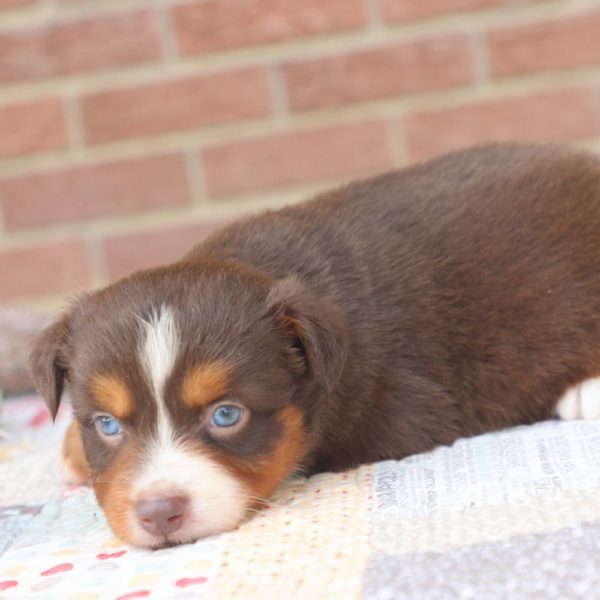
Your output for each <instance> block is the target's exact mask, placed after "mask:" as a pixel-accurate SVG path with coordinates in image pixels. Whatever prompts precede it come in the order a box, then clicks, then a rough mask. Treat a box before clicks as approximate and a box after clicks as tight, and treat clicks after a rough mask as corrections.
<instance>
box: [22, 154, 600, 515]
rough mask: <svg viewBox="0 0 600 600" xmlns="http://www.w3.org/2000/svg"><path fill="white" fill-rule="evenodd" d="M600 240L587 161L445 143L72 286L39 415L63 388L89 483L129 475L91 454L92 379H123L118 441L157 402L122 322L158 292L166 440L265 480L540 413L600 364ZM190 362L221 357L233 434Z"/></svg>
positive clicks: (41, 353) (41, 371) (36, 369)
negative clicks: (173, 325) (171, 437)
mask: <svg viewBox="0 0 600 600" xmlns="http://www.w3.org/2000/svg"><path fill="white" fill-rule="evenodd" d="M599 239H600V162H599V160H598V158H596V157H595V156H593V155H591V154H587V153H583V152H576V151H571V150H568V149H564V148H559V147H541V146H491V147H482V148H477V149H473V150H469V151H464V152H458V153H455V154H452V155H448V156H445V157H442V158H440V159H437V160H434V161H431V162H428V163H425V164H422V165H417V166H415V167H412V168H409V169H405V170H401V171H397V172H392V173H388V174H385V175H382V176H380V177H376V178H373V179H370V180H366V181H361V182H357V183H353V184H351V185H348V186H346V187H343V188H340V189H338V190H334V191H332V192H330V193H327V194H324V195H322V196H320V197H319V198H317V199H316V200H314V201H312V202H308V203H305V204H301V205H299V206H295V207H291V208H287V209H284V210H281V211H277V212H268V213H265V214H263V215H260V216H257V217H253V218H250V219H245V220H243V221H240V222H238V223H236V224H234V225H232V226H229V227H227V228H225V229H224V230H222V231H221V232H219V233H217V234H216V235H213V236H212V237H211V238H209V239H208V240H206V241H205V242H203V243H201V244H200V245H199V246H197V247H196V248H195V249H194V250H192V252H190V253H189V254H188V255H187V256H186V257H185V258H184V259H182V260H181V261H179V262H177V263H175V264H172V265H169V266H166V267H160V268H157V269H151V270H147V271H142V272H139V273H136V274H134V275H132V276H130V277H128V278H126V279H124V280H122V281H120V282H117V283H116V284H114V285H112V286H109V287H108V288H106V289H104V290H101V291H99V292H95V293H92V294H90V295H88V296H85V297H83V298H82V299H81V300H79V301H78V302H77V303H76V304H75V305H74V306H73V308H72V310H71V311H69V313H68V314H66V315H65V316H64V318H63V319H62V320H60V321H59V322H58V323H57V324H56V325H54V326H53V327H51V328H50V329H49V330H48V331H47V332H46V333H44V334H43V335H42V336H41V338H40V340H39V342H38V344H37V345H36V347H35V349H34V351H33V354H32V360H31V366H32V372H33V376H34V379H35V381H36V383H37V386H38V389H39V390H40V392H41V393H42V394H43V395H44V397H45V398H46V400H47V402H48V405H49V407H50V409H51V410H52V411H53V412H56V409H57V407H58V404H59V401H60V395H61V392H62V388H63V381H65V380H66V381H67V382H68V386H69V390H70V393H71V395H72V397H73V402H74V408H75V413H76V417H77V419H78V421H79V423H80V426H81V430H82V437H83V440H84V446H85V453H86V456H87V458H88V461H89V463H90V469H91V472H92V474H93V476H94V477H95V478H96V481H100V480H102V479H103V478H105V475H104V474H105V473H116V472H117V471H120V470H121V467H120V466H119V465H124V466H123V467H122V468H123V469H133V468H134V466H133V462H132V459H131V458H130V453H131V450H128V448H129V447H130V446H125V445H124V447H123V448H120V449H119V448H107V446H106V444H103V443H102V442H101V441H100V440H99V439H98V436H97V434H96V433H94V429H93V427H91V426H90V418H91V415H92V414H93V411H94V410H97V407H96V406H95V405H94V401H93V400H92V399H90V396H89V389H90V382H91V381H93V378H94V377H95V376H96V375H97V374H98V373H105V372H110V373H114V374H115V375H116V376H121V377H124V378H125V379H124V381H127V385H128V389H129V392H130V394H131V397H132V398H133V402H134V403H135V415H136V417H135V419H133V420H131V422H129V423H128V424H127V425H128V427H129V434H128V435H129V436H130V438H131V439H130V440H129V441H128V444H139V443H141V441H142V440H143V439H145V437H146V436H148V435H149V433H150V432H151V430H152V427H153V422H154V421H153V419H154V417H155V414H156V408H155V406H154V404H153V402H152V400H151V392H150V389H149V386H148V383H147V382H146V381H145V379H144V377H143V375H141V374H140V366H139V364H138V362H137V361H138V359H137V357H136V346H135V344H136V343H137V341H136V340H138V339H139V327H138V325H139V323H138V321H137V318H139V317H142V318H145V317H147V315H148V314H149V313H150V311H152V310H155V309H156V307H157V306H160V305H161V304H163V303H166V304H167V305H169V306H171V307H173V308H174V309H175V310H176V312H177V319H178V322H179V323H180V325H181V330H182V331H184V332H185V335H184V336H183V339H182V348H181V351H180V353H179V354H178V358H177V362H176V364H175V367H174V369H173V372H172V374H171V376H170V377H169V380H168V381H167V384H166V387H165V397H166V399H167V400H166V402H167V404H168V410H169V412H170V415H171V418H172V420H173V422H174V424H175V427H176V428H177V431H178V434H179V435H180V436H181V438H182V439H186V440H189V442H190V444H195V447H198V448H204V449H205V451H207V452H210V453H212V455H213V456H216V457H217V458H218V460H219V461H220V462H221V463H222V464H224V465H229V467H230V468H231V469H232V470H233V471H235V472H236V473H237V474H238V476H239V477H240V478H246V480H248V481H251V487H252V488H253V490H254V492H255V493H256V494H262V495H268V494H270V493H271V492H272V490H273V488H274V487H275V485H276V484H277V482H278V481H279V480H280V479H282V478H284V477H285V476H286V475H287V474H288V473H289V472H291V471H292V470H297V469H299V468H302V469H304V470H305V472H307V473H314V472H318V471H323V470H329V469H335V470H339V469H347V468H350V467H353V466H356V465H358V464H360V463H365V462H371V461H377V460H381V459H391V458H393V459H399V458H403V457H405V456H408V455H410V454H413V453H416V452H424V451H427V450H430V449H432V448H434V447H435V446H437V445H439V444H450V443H452V442H453V441H454V440H456V439H457V438H458V437H460V436H470V435H475V434H478V433H482V432H485V431H491V430H495V429H500V428H503V427H509V426H513V425H518V424H526V423H533V422H535V421H539V420H542V419H548V418H550V417H552V416H553V414H554V409H555V405H556V402H557V400H558V399H559V397H560V396H561V395H562V394H563V393H564V392H565V391H566V390H567V388H569V387H570V386H572V385H574V384H576V383H577V382H580V381H582V380H584V379H586V378H589V377H594V376H598V375H600V242H599ZM204 364H222V365H227V382H226V386H223V387H226V389H223V390H221V388H220V386H221V384H220V382H221V377H220V375H219V377H216V378H215V380H218V381H219V386H218V387H219V391H218V392H217V391H214V390H213V392H214V393H212V392H211V394H210V398H211V399H214V400H216V399H217V396H219V395H220V393H221V392H222V393H223V395H224V396H225V397H226V398H233V399H235V400H236V401H239V402H240V403H242V404H243V405H244V406H245V407H246V409H247V410H248V411H249V413H248V414H249V415H250V417H249V418H248V420H247V422H246V423H244V426H243V427H240V428H239V430H236V431H235V432H234V433H233V434H232V435H219V436H215V435H213V434H212V433H211V431H210V428H209V427H207V425H206V423H207V422H208V420H209V419H208V416H209V414H210V413H208V412H207V411H209V410H210V407H211V405H210V404H209V405H205V403H204V400H203V399H201V400H200V401H199V404H200V405H201V406H198V405H197V404H198V403H197V402H196V400H194V399H198V398H203V396H202V394H203V393H204V392H203V391H202V390H200V388H203V385H201V383H200V382H199V381H197V380H196V379H197V375H195V374H194V373H195V371H194V369H196V368H197V367H198V365H204ZM190 378H191V379H190ZM186 381H187V382H188V383H184V382H186ZM209 381H212V376H211V377H209ZM189 382H191V383H189ZM203 383H206V381H204V382H203ZM211 385H212V384H211ZM211 385H209V386H208V388H210V387H211ZM186 397H187V402H186V401H185V398H186ZM203 415H204V416H203ZM200 417H202V418H200ZM128 457H129V458H128ZM96 492H97V494H98V497H99V500H100V502H101V504H103V506H104V507H105V509H106V503H103V498H105V497H107V495H108V496H110V497H111V498H113V501H114V502H119V501H120V500H119V495H118V494H117V492H114V493H113V492H110V491H106V490H105V488H103V487H102V486H98V485H96ZM119 510H120V509H119Z"/></svg>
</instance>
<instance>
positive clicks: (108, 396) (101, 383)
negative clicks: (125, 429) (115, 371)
mask: <svg viewBox="0 0 600 600" xmlns="http://www.w3.org/2000/svg"><path fill="white" fill-rule="evenodd" d="M91 389H92V393H93V394H94V396H95V397H96V401H97V402H98V404H99V405H100V407H101V408H103V409H104V410H105V411H106V412H108V413H110V414H111V415H113V416H115V417H117V419H126V418H127V417H130V416H131V415H132V414H133V410H134V408H135V405H134V403H133V398H132V397H131V393H130V392H129V390H128V389H127V386H126V385H125V383H123V381H122V380H121V379H119V378H118V377H115V376H114V375H97V376H96V377H94V379H93V381H92V386H91Z"/></svg>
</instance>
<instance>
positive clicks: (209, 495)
mask: <svg viewBox="0 0 600 600" xmlns="http://www.w3.org/2000/svg"><path fill="white" fill-rule="evenodd" d="M142 326H143V337H142V342H141V345H140V348H139V353H140V359H141V363H142V366H143V368H144V371H145V373H146V377H147V379H148V382H149V383H150V388H151V390H152V393H153V396H154V401H155V402H156V406H157V426H156V436H155V437H153V438H152V439H149V440H148V441H147V443H146V447H145V449H144V454H143V460H142V463H141V465H140V469H139V471H138V473H137V474H136V479H135V481H134V482H133V489H132V492H133V494H132V495H133V498H132V499H133V502H134V504H135V502H137V501H139V500H141V499H143V498H156V497H161V496H170V495H181V494H183V495H185V496H187V497H188V498H189V501H190V504H189V510H188V515H187V517H186V520H185V522H184V524H183V526H182V528H181V530H178V531H177V532H176V533H175V534H173V535H172V536H171V537H170V538H169V539H170V541H171V542H175V543H181V542H187V541H192V540H196V539H198V538H199V537H203V536H205V535H210V534H212V533H216V532H220V531H225V530H227V529H231V528H232V527H235V526H236V525H237V524H238V523H239V522H240V521H241V520H242V518H243V516H244V514H245V512H246V507H247V503H248V492H247V490H246V489H245V487H244V486H243V485H242V483H241V482H240V481H238V480H237V479H236V478H235V477H234V476H233V475H231V474H230V473H229V472H228V471H227V470H226V469H224V468H223V467H222V466H221V465H219V464H218V463H217V462H216V461H214V460H213V459H211V458H210V457H208V456H206V455H204V454H202V453H201V451H199V450H196V449H194V450H191V449H189V448H187V447H186V446H185V445H183V444H182V443H181V442H180V441H178V440H177V436H176V432H175V431H174V430H173V425H172V423H171V419H170V418H169V413H168V411H167V407H166V404H165V398H164V387H165V382H166V381H167V378H168V377H169V375H170V374H171V372H172V370H173V366H174V365H175V360H176V358H177V353H178V349H179V345H180V338H179V332H178V330H177V323H176V321H175V315H174V313H173V310H172V309H171V308H170V307H168V306H166V305H164V304H163V305H162V306H161V307H160V310H159V311H157V312H154V313H152V314H151V316H150V318H149V319H148V320H147V321H142ZM131 529H132V532H133V534H134V536H135V538H136V543H138V544H140V545H142V546H152V545H155V544H156V543H157V540H156V539H155V538H153V536H152V535H150V534H149V533H147V532H146V531H144V530H143V528H142V527H141V526H140V525H139V524H138V523H137V522H136V520H135V518H133V515H132V527H131Z"/></svg>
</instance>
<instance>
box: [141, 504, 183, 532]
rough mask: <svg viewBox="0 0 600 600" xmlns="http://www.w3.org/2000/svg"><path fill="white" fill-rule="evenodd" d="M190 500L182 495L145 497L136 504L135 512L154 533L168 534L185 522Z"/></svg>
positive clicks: (149, 530) (142, 523)
mask: <svg viewBox="0 0 600 600" xmlns="http://www.w3.org/2000/svg"><path fill="white" fill-rule="evenodd" d="M187 504H188V501H187V499H186V498H182V497H181V496H164V497H160V498H143V499H142V500H138V502H137V503H136V505H135V514H136V516H137V518H138V520H139V522H140V525H141V526H142V527H143V528H144V529H145V530H146V531H147V532H148V533H152V534H154V535H168V534H170V533H173V532H174V531H177V530H178V529H179V528H180V527H181V525H182V524H183V516H184V513H185V509H186V507H187Z"/></svg>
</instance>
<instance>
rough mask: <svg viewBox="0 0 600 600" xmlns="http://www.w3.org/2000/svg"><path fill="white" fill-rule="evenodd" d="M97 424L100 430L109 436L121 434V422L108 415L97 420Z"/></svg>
mask: <svg viewBox="0 0 600 600" xmlns="http://www.w3.org/2000/svg"><path fill="white" fill-rule="evenodd" d="M96 424H97V425H98V429H99V430H100V431H101V432H102V433H103V434H104V435H107V436H112V435H118V434H119V433H121V426H120V425H119V422H118V421H117V420H116V419H115V418H113V417H109V416H108V415H102V416H101V417H98V418H97V419H96Z"/></svg>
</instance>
